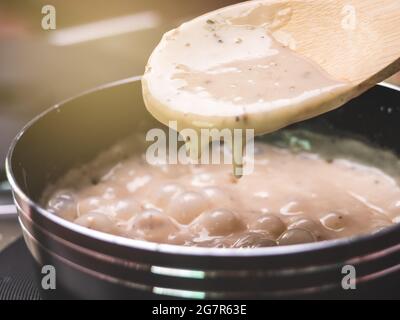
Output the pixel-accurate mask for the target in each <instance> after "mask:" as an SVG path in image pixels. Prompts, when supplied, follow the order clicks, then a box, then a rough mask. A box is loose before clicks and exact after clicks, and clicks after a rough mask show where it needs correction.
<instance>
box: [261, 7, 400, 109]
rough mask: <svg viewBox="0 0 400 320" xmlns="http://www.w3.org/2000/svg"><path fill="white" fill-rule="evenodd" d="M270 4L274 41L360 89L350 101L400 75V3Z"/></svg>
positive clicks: (354, 92)
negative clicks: (394, 75)
mask: <svg viewBox="0 0 400 320" xmlns="http://www.w3.org/2000/svg"><path fill="white" fill-rule="evenodd" d="M267 2H268V1H264V3H267ZM269 2H270V3H271V12H275V14H272V13H271V16H274V20H275V21H272V24H271V26H272V34H273V35H274V37H275V38H276V39H277V40H278V41H280V42H282V43H284V44H286V45H289V46H290V48H291V49H293V50H295V51H296V52H298V53H300V54H302V55H304V56H306V57H308V58H310V59H311V60H313V61H315V62H316V63H318V64H319V65H320V66H321V67H322V68H323V69H325V70H326V71H327V72H328V73H329V74H330V75H332V76H333V77H334V78H337V79H342V80H347V81H350V82H351V83H352V84H354V86H352V88H351V89H350V90H352V91H353V94H352V95H349V98H350V97H352V96H355V95H358V94H360V93H362V92H363V91H365V90H367V89H368V88H370V87H371V86H373V85H375V84H376V83H378V82H380V81H383V80H385V79H387V78H388V77H390V76H391V75H392V74H394V73H396V72H397V71H399V70H400V1H399V0H292V1H269ZM277 20H279V21H277ZM273 24H275V25H276V26H279V27H278V28H276V29H275V30H274V27H273ZM343 102H345V101H343Z"/></svg>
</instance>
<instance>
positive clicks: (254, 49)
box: [143, 1, 348, 134]
mask: <svg viewBox="0 0 400 320" xmlns="http://www.w3.org/2000/svg"><path fill="white" fill-rule="evenodd" d="M289 13H290V12H288V10H287V9H286V11H285V10H280V9H279V7H276V6H272V5H271V4H270V3H268V2H266V1H251V2H246V3H242V4H240V5H236V6H232V7H228V8H224V9H223V10H219V11H215V12H212V13H209V14H206V15H204V16H202V17H199V18H196V19H194V20H192V21H189V22H187V23H185V24H183V25H181V26H180V27H178V28H177V29H175V30H172V31H170V32H168V33H167V34H165V35H164V37H163V39H162V40H161V42H160V44H159V45H158V46H157V48H156V49H155V50H154V52H153V54H152V55H151V57H150V59H149V62H148V65H147V68H146V72H145V74H144V76H143V92H144V99H145V102H146V106H147V108H148V110H149V111H150V112H151V113H152V114H153V115H154V116H155V117H156V118H157V119H159V120H160V121H161V122H163V123H164V124H166V125H168V122H169V121H171V120H176V121H178V127H179V128H180V129H182V128H195V129H200V128H209V127H212V128H219V129H222V128H253V129H255V132H256V134H261V133H266V132H270V131H273V130H276V129H279V128H281V127H284V126H286V125H288V124H290V123H293V122H296V121H299V120H303V119H305V118H309V117H311V116H315V115H317V114H320V113H322V112H325V111H327V110H330V109H332V108H333V107H336V106H338V105H339V104H340V102H341V98H342V96H341V94H342V93H343V92H345V91H346V90H347V88H348V83H346V82H344V81H341V79H333V78H331V77H330V76H329V74H327V73H326V72H325V71H324V70H322V69H321V68H320V67H319V66H318V65H316V64H315V63H313V62H312V61H310V60H308V59H305V58H304V57H302V56H300V55H298V54H297V53H295V52H294V51H292V50H291V49H290V48H289V47H290V41H289V42H287V41H286V42H285V41H284V40H282V36H280V33H279V32H278V31H279V27H280V26H281V25H283V24H284V23H285V20H287V19H290V14H289ZM277 39H278V40H279V41H280V42H278V40H277ZM179 128H178V129H179Z"/></svg>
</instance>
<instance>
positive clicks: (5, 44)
mask: <svg viewBox="0 0 400 320" xmlns="http://www.w3.org/2000/svg"><path fill="white" fill-rule="evenodd" d="M236 2H239V1H233V0H201V1H200V0H0V251H1V249H2V248H4V247H5V246H6V245H7V244H8V243H10V242H11V241H12V240H14V239H15V238H16V237H18V236H19V228H18V227H17V224H16V221H15V219H14V218H11V219H10V217H12V213H13V211H14V209H13V207H12V206H10V204H11V203H12V200H11V197H10V193H9V190H8V189H9V188H8V185H7V183H6V182H5V174H4V169H3V164H4V159H5V155H6V152H7V150H8V147H9V144H10V142H11V140H12V138H13V137H14V136H15V135H16V133H17V132H18V131H19V130H20V128H21V127H22V126H23V125H24V124H25V123H26V122H27V121H29V120H30V119H31V118H33V117H34V116H35V115H36V114H38V113H40V112H41V111H43V110H44V109H46V108H48V107H49V106H51V105H53V104H55V103H57V102H60V101H62V100H64V99H66V98H68V97H71V96H73V95H76V94H78V93H80V92H82V91H85V90H87V89H90V88H93V87H95V86H98V85H100V84H103V83H107V82H112V81H115V80H118V79H123V78H128V77H132V76H136V75H140V74H142V72H143V70H144V66H145V64H146V61H147V59H148V56H149V54H150V53H151V51H152V49H153V48H154V47H155V45H156V44H157V43H158V41H159V40H160V37H161V36H162V34H163V33H164V32H165V31H167V30H169V29H171V28H173V27H175V26H177V25H179V24H180V23H182V22H183V21H185V20H188V19H191V18H193V17H195V16H198V15H200V14H202V13H205V12H207V11H210V10H213V9H216V8H219V7H223V6H226V5H229V4H233V3H236ZM45 5H52V6H54V7H55V9H56V30H43V29H42V18H43V17H44V14H42V8H43V6H45ZM115 103H118V101H116V102H115ZM110 108H112V106H110ZM10 213H11V214H10ZM7 217H8V218H7Z"/></svg>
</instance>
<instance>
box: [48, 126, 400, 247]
mask: <svg viewBox="0 0 400 320" xmlns="http://www.w3.org/2000/svg"><path fill="white" fill-rule="evenodd" d="M285 140H286V142H285V145H289V146H290V148H286V147H285V148H282V147H277V146H275V145H271V144H264V143H257V144H256V154H255V159H254V174H252V175H249V176H244V177H243V178H242V179H240V180H239V181H237V180H235V179H232V176H231V174H230V167H229V165H180V164H178V165H167V164H162V163H161V164H159V165H149V164H148V163H147V162H146V161H145V159H144V155H140V154H136V155H131V156H128V157H126V155H127V154H128V153H130V152H131V150H133V148H132V146H133V145H134V146H135V147H136V150H137V148H138V143H137V140H134V141H130V142H124V143H121V144H119V145H117V146H115V147H114V148H113V149H112V150H109V151H107V152H105V153H104V154H103V155H101V156H100V157H99V158H98V159H96V160H94V161H93V162H92V163H89V164H87V165H85V166H84V167H83V168H80V169H76V170H73V171H71V172H69V173H68V174H67V175H66V176H65V177H64V178H63V179H61V180H60V181H59V182H58V183H57V184H56V185H55V186H53V187H50V188H49V190H48V192H47V195H46V196H45V201H46V203H47V208H48V209H49V210H51V211H53V212H54V213H55V214H57V215H59V216H61V217H63V218H65V219H68V220H70V221H74V222H75V223H77V224H80V225H82V226H85V227H88V228H91V229H95V230H99V231H103V232H107V233H112V234H115V235H120V236H123V237H128V238H132V239H140V240H146V241H152V242H159V243H170V244H178V245H190V246H203V247H260V246H275V245H288V244H296V243H305V242H314V241H322V240H330V239H337V238H341V237H350V236H355V235H359V234H366V233H372V232H376V231H379V230H380V229H382V228H384V227H387V226H390V225H392V224H394V223H396V222H399V220H400V187H399V185H398V182H397V179H395V178H393V177H392V176H390V175H389V174H388V173H386V172H399V170H400V164H399V161H398V159H397V158H396V157H395V156H394V155H393V154H391V153H389V152H385V151H382V150H377V149H375V148H371V147H368V146H367V145H365V144H363V143H361V142H357V141H355V140H350V139H340V141H339V140H335V139H333V140H332V137H325V136H322V135H315V134H309V133H295V134H292V133H289V136H285V135H284V136H283V138H282V137H280V138H279V139H278V141H279V142H280V143H282V141H285ZM293 141H294V142H293ZM338 145H339V146H340V147H339V148H336V146H338ZM328 146H329V148H328ZM304 149H311V150H310V151H309V152H305V151H304ZM335 150H336V151H335ZM122 158H125V160H121V159H122ZM117 159H119V160H117ZM357 159H358V160H357ZM360 159H361V160H360ZM365 159H367V160H368V161H369V163H368V162H365V161H363V160H365ZM370 159H375V160H376V162H377V163H380V166H381V167H380V168H383V169H384V170H382V169H380V168H379V167H376V166H373V165H372V162H371V160H370ZM93 178H95V179H93Z"/></svg>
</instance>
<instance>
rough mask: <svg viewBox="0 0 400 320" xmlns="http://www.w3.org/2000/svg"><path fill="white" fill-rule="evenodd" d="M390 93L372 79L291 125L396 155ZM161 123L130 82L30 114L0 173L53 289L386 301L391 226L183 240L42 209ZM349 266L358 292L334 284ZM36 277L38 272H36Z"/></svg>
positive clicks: (392, 285) (395, 232)
mask: <svg viewBox="0 0 400 320" xmlns="http://www.w3.org/2000/svg"><path fill="white" fill-rule="evenodd" d="M399 100H400V92H399V91H398V89H397V88H395V87H390V86H383V85H381V86H377V87H374V88H373V89H371V90H370V91H368V92H366V93H365V94H363V95H362V96H361V97H359V98H357V99H355V100H353V101H351V102H350V103H348V104H346V105H345V106H344V107H342V108H340V109H338V110H335V111H332V112H330V113H328V114H325V115H323V116H320V117H317V118H315V119H312V120H308V121H305V122H303V123H301V124H298V125H296V126H299V127H305V128H309V129H310V130H318V131H321V130H324V131H329V132H331V133H332V132H333V133H335V134H336V135H339V134H350V135H352V136H356V137H358V138H360V139H364V140H367V141H369V142H370V143H372V144H375V145H377V146H379V147H382V148H387V149H391V150H393V151H395V152H396V153H399V154H400V141H399V137H400V126H399V125H398V124H399V121H400V103H399ZM155 126H158V127H162V125H161V124H159V123H157V122H156V121H155V120H154V119H152V117H151V116H150V115H149V114H148V113H147V112H146V110H145V108H144V105H143V101H142V96H141V86H140V81H139V79H138V78H135V79H129V80H126V81H121V82H119V83H114V84H111V85H108V86H105V87H101V88H98V89H96V90H93V91H90V92H88V93H86V94H84V95H81V96H78V97H76V98H73V99H71V100H68V101H66V102H64V103H61V104H59V105H57V106H54V107H53V108H51V109H50V110H48V111H47V112H45V113H43V114H42V115H40V116H38V117H37V118H35V119H34V120H33V121H31V122H30V123H29V124H28V125H27V126H26V127H25V128H24V129H23V130H22V132H21V133H20V134H19V135H18V136H17V137H16V138H15V140H14V142H13V144H12V146H11V149H10V152H9V155H8V158H7V161H6V170H7V175H8V179H9V181H10V183H11V186H12V190H13V193H14V197H15V203H16V206H17V209H18V212H19V219H20V223H21V227H22V230H23V234H24V237H25V241H26V243H27V245H28V248H29V250H30V251H31V253H32V255H33V257H34V258H35V261H36V265H37V266H38V267H39V268H41V267H42V266H43V265H48V264H50V265H53V266H55V268H56V270H57V290H55V291H46V292H45V293H46V294H47V295H48V296H49V297H60V294H62V296H63V297H65V296H69V297H74V298H99V299H103V298H137V299H141V298H160V297H178V298H299V297H301V298H315V297H317V298H327V297H329V298H354V297H357V298H362V297H364V298H365V297H373V298H381V297H388V296H389V297H391V295H393V292H395V291H396V288H397V287H399V285H400V280H399V279H400V226H399V225H397V226H394V227H391V228H388V229H385V230H384V231H382V232H379V233H377V234H374V235H368V236H360V237H355V238H351V239H341V240H337V241H327V242H320V243H314V244H304V245H296V246H290V247H277V248H259V249H252V250H238V249H225V250H221V249H215V248H214V249H213V248H210V249H208V248H188V247H179V246H171V245H158V244H153V243H147V242H142V241H136V240H130V239H125V238H119V237H115V236H112V235H108V234H103V233H100V232H97V231H93V230H89V229H86V228H83V227H80V226H77V225H75V224H73V223H70V222H68V221H65V220H62V219H61V218H59V217H56V216H54V215H52V214H51V213H50V212H47V211H46V210H44V209H43V208H42V207H41V205H40V203H39V200H40V197H41V195H42V192H43V190H44V189H45V188H46V186H48V185H49V184H50V183H51V182H53V181H55V180H56V179H58V178H59V177H60V176H61V175H63V174H64V173H65V172H66V171H67V170H69V169H71V168H73V167H76V166H79V165H81V164H83V163H86V162H88V161H90V160H91V159H93V158H94V157H95V156H96V155H97V154H98V153H99V152H101V151H103V150H105V149H107V148H109V147H110V146H112V145H113V144H114V143H116V142H117V141H118V140H120V139H122V138H124V137H126V136H127V135H129V134H130V133H132V132H133V131H137V132H143V133H144V132H145V131H146V129H147V128H152V127H155ZM349 263H351V264H353V265H355V267H356V270H357V289H356V290H354V291H352V290H350V291H349V290H347V291H346V290H343V288H342V286H341V281H342V278H343V275H342V273H341V271H342V268H343V266H344V265H346V264H349ZM38 274H39V275H40V273H38Z"/></svg>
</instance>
